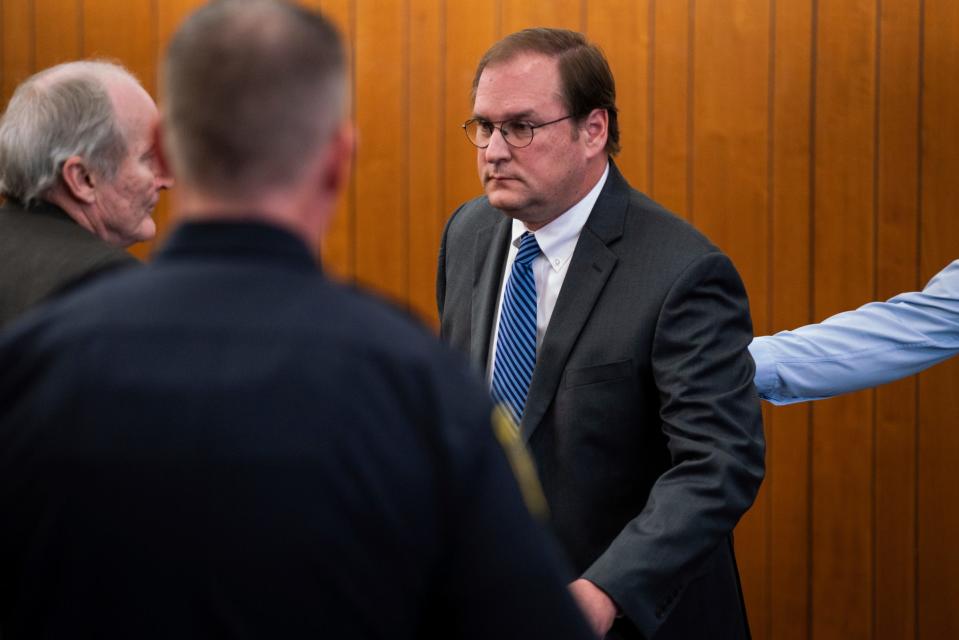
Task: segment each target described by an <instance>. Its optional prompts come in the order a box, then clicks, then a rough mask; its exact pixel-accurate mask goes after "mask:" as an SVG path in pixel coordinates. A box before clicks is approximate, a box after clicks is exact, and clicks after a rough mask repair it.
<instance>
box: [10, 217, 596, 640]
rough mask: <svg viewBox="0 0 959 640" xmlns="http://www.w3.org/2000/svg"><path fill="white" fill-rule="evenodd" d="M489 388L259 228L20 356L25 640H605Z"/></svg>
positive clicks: (38, 320) (14, 603)
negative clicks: (495, 421)
mask: <svg viewBox="0 0 959 640" xmlns="http://www.w3.org/2000/svg"><path fill="white" fill-rule="evenodd" d="M568 578H569V576H568V575H565V574H564V572H563V571H562V570H561V569H560V568H559V565H558V564H557V563H556V561H555V556H554V552H553V546H552V544H551V542H550V541H549V540H548V539H547V538H545V537H544V534H543V532H542V531H541V530H540V528H539V525H537V524H536V523H534V522H533V521H532V520H531V518H530V516H529V514H528V512H527V510H526V508H525V506H524V504H523V501H522V498H521V497H520V492H519V491H518V489H517V486H516V483H515V480H514V478H513V476H512V475H511V474H510V472H509V467H508V464H507V461H506V457H505V456H504V455H503V451H502V449H501V448H500V447H499V446H498V445H497V443H496V440H495V439H494V437H493V435H492V432H491V429H490V406H489V403H488V400H487V397H486V392H485V390H484V388H483V387H482V385H481V384H480V383H479V382H478V381H476V380H474V379H473V378H472V377H471V376H470V374H469V373H467V372H465V371H464V369H463V367H462V366H461V363H460V362H459V360H458V358H457V357H456V356H454V355H452V354H451V353H448V352H447V351H446V350H445V348H443V347H441V346H439V345H437V344H436V343H435V341H434V339H433V338H432V336H430V335H429V334H428V333H427V332H426V331H424V330H423V329H421V328H420V327H418V326H416V325H414V324H413V323H412V322H410V321H409V320H408V319H406V318H405V317H404V316H403V315H402V314H400V313H397V312H395V311H393V310H390V309H388V308H387V307H386V306H385V305H383V304H381V303H379V302H376V301H374V300H372V299H371V298H369V297H368V296H366V295H363V294H361V293H358V292H355V291H351V290H349V289H347V288H344V287H342V286H339V285H336V284H334V283H331V282H330V281H328V280H326V279H324V278H323V276H322V275H321V273H320V272H319V271H318V269H317V267H316V265H315V263H314V261H313V259H312V257H311V256H310V255H309V253H308V251H307V249H306V247H305V246H304V245H303V244H302V243H301V242H299V241H298V240H296V239H295V238H293V237H292V236H290V235H288V234H287V233H286V232H284V231H280V230H279V229H276V228H273V227H268V226H262V225H257V224H214V223H205V224H190V225H185V226H183V227H181V228H180V229H179V230H178V231H177V232H176V233H175V234H174V235H173V237H172V238H171V240H170V242H169V243H168V244H167V246H166V247H165V249H164V250H163V251H162V252H161V253H160V254H159V256H158V257H157V258H156V259H155V260H154V261H153V263H151V264H150V265H148V266H146V267H143V268H141V269H135V270H127V271H124V272H121V273H117V274H114V275H111V276H107V277H105V278H103V279H100V280H99V281H97V282H95V283H93V284H92V285H91V286H89V287H87V288H85V289H83V290H81V291H77V292H74V293H72V294H70V295H67V296H64V297H62V298H60V299H58V300H57V301H55V302H54V303H52V304H51V305H49V306H47V307H46V308H44V309H42V310H41V311H39V312H38V313H36V314H33V315H32V316H31V317H30V318H29V319H25V321H24V322H21V323H19V324H16V325H15V326H14V327H13V330H12V333H10V334H8V335H7V337H6V339H5V340H4V341H2V342H0V628H2V633H3V637H4V640H11V639H14V638H22V637H41V636H42V637H71V638H78V637H97V638H107V637H117V638H119V637H122V638H150V637H157V638H160V637H162V638H174V637H175V638H185V637H251V638H252V637H262V638H270V637H274V638H290V637H302V636H307V635H309V636H310V637H328V638H425V637H475V638H511V637H524V638H530V637H538V638H561V637H583V638H585V637H588V635H587V634H588V632H587V631H586V630H585V627H584V626H583V623H582V620H581V619H580V618H579V616H578V613H577V612H576V610H575V609H574V605H573V603H572V600H571V599H570V598H569V596H568V594H567V591H566V586H565V581H566V580H567V579H568Z"/></svg>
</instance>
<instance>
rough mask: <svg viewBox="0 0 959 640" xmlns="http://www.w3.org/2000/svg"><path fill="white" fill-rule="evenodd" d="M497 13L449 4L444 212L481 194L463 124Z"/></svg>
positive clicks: (466, 2)
mask: <svg viewBox="0 0 959 640" xmlns="http://www.w3.org/2000/svg"><path fill="white" fill-rule="evenodd" d="M496 28H497V27H496V10H495V7H493V6H491V4H490V3H488V2H483V1H482V0H447V1H446V69H445V73H444V78H445V85H446V96H445V102H446V106H445V108H444V112H445V114H446V127H445V129H444V130H445V131H446V132H447V135H446V145H445V150H444V158H443V160H444V170H443V175H444V176H445V177H446V193H445V194H444V198H445V200H446V202H445V203H444V204H445V206H444V209H445V210H446V211H447V212H452V211H453V210H454V209H455V208H456V207H458V206H459V205H461V204H462V203H464V202H465V201H467V200H469V199H471V198H474V197H476V196H478V195H480V194H481V193H482V187H481V185H480V181H479V177H478V174H477V171H476V148H475V147H474V146H473V145H471V144H470V143H469V141H468V140H467V139H466V136H465V135H464V134H463V131H462V129H460V125H461V124H462V123H463V122H465V121H466V120H467V119H468V118H469V117H470V114H471V113H472V110H473V103H472V102H471V101H470V87H471V86H472V84H473V74H474V72H475V71H476V63H477V62H478V61H479V59H480V58H481V57H482V55H483V53H484V52H485V51H486V50H487V49H488V48H489V47H490V45H491V44H493V42H494V41H495V40H496V38H497V32H496Z"/></svg>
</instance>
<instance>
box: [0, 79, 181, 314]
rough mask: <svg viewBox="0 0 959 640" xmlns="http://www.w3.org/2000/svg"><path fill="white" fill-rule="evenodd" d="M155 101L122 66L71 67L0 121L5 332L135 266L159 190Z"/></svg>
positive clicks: (29, 91) (150, 230)
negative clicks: (26, 315)
mask: <svg viewBox="0 0 959 640" xmlns="http://www.w3.org/2000/svg"><path fill="white" fill-rule="evenodd" d="M158 117H159V116H158V113H157V108H156V105H155V104H154V103H153V99H152V98H150V96H149V95H148V94H147V92H146V91H144V90H143V87H141V86H140V83H139V82H137V80H136V78H134V77H133V76H132V75H131V74H130V73H129V72H128V71H127V70H126V69H124V68H123V67H121V66H119V65H116V64H113V63H109V62H100V61H79V62H68V63H64V64H61V65H57V66H55V67H51V68H50V69H46V70H45V71H41V72H40V73H37V74H35V75H33V76H31V77H30V78H29V79H27V80H26V81H25V82H24V83H23V84H21V85H20V86H19V87H18V88H17V90H16V92H14V94H13V97H12V98H11V99H10V103H9V104H8V105H7V109H6V111H5V112H4V114H3V118H2V119H0V196H2V198H3V199H4V200H5V201H6V202H5V204H4V205H3V206H2V207H0V326H2V325H4V324H7V323H9V322H10V321H11V320H12V319H13V318H15V317H17V316H19V315H20V314H21V313H22V312H23V311H25V310H26V309H28V308H30V307H32V306H33V305H35V304H36V303H38V302H40V301H42V300H44V299H46V298H48V297H50V296H51V295H53V294H54V293H57V292H60V291H63V290H65V289H66V288H68V287H70V286H73V285H75V284H77V283H78V282H79V281H81V280H84V279H88V278H90V277H92V276H93V275H95V274H97V273H99V272H102V271H106V270H109V269H113V268H116V267H122V266H128V265H131V264H136V260H135V259H134V258H133V257H132V256H131V255H130V254H128V253H127V252H125V251H123V249H122V248H123V247H126V246H128V245H130V244H132V243H134V242H138V241H141V240H147V239H149V238H152V237H153V235H154V233H155V231H156V225H155V224H154V222H153V219H152V218H151V217H150V214H151V213H152V212H153V209H154V207H156V203H157V198H158V196H159V192H160V190H161V189H165V188H167V187H168V186H169V185H170V181H169V178H167V177H166V176H164V175H163V173H162V172H161V171H159V168H158V165H157V162H156V153H155V151H154V144H153V139H152V137H151V136H152V133H153V129H154V127H155V125H156V120H157V118H158Z"/></svg>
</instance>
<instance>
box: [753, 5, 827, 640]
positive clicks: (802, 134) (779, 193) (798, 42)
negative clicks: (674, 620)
mask: <svg viewBox="0 0 959 640" xmlns="http://www.w3.org/2000/svg"><path fill="white" fill-rule="evenodd" d="M813 19H814V11H813V0H794V1H792V2H779V3H776V4H775V6H774V10H773V12H772V21H773V52H772V56H773V79H772V87H771V89H772V91H771V94H772V98H771V99H772V118H771V120H772V122H771V131H770V136H771V148H772V153H771V158H770V182H771V184H770V187H769V190H770V198H769V204H770V212H769V215H770V227H769V229H770V235H769V247H770V248H769V253H768V257H769V271H770V276H769V292H768V295H767V297H766V299H765V301H764V302H765V306H766V309H767V311H766V317H767V324H766V326H762V325H760V324H756V327H755V329H756V332H757V333H767V332H769V331H771V330H775V329H782V328H787V327H796V326H800V325H803V324H806V323H807V322H809V321H810V320H812V317H811V313H810V311H811V302H812V301H811V295H810V294H811V259H812V254H811V238H810V225H811V204H812V198H811V176H812V168H811V167H812V164H811V153H812V149H813V140H812V135H811V134H812V128H811V124H812V95H813V91H812V86H813V85H812V83H813V59H812V51H813V36H814V22H813ZM751 302H752V304H751V306H752V308H753V309H754V310H755V309H756V308H757V303H760V301H756V300H752V301H751ZM766 409H767V411H766V414H765V415H766V423H765V424H766V482H765V491H766V495H767V496H768V498H769V502H770V505H769V511H768V515H769V529H768V534H769V539H770V542H769V546H770V556H769V572H768V578H769V583H768V589H769V599H768V602H769V614H768V617H767V628H766V629H765V630H760V629H755V628H754V632H758V631H764V632H765V636H766V637H767V638H771V639H773V638H774V639H776V640H800V639H802V640H805V639H806V638H809V637H810V613H811V610H810V598H809V594H810V589H811V582H810V574H811V561H812V554H811V553H810V546H811V536H810V534H811V517H810V516H811V513H810V463H811V458H810V453H811V452H810V435H811V431H810V407H809V406H808V405H796V406H791V407H776V408H773V407H767V408H766Z"/></svg>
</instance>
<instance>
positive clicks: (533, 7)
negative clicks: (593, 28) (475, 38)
mask: <svg viewBox="0 0 959 640" xmlns="http://www.w3.org/2000/svg"><path fill="white" fill-rule="evenodd" d="M500 3H501V6H502V8H501V13H500V16H501V18H500V34H499V35H500V36H505V35H508V34H510V33H513V32H514V31H519V30H520V29H526V28H528V27H557V28H560V29H573V30H574V31H582V30H583V29H585V28H586V27H585V25H584V24H583V21H582V11H581V8H582V3H581V2H580V0H552V1H551V2H530V1H529V0H500ZM490 44H492V42H491V43H490Z"/></svg>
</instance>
